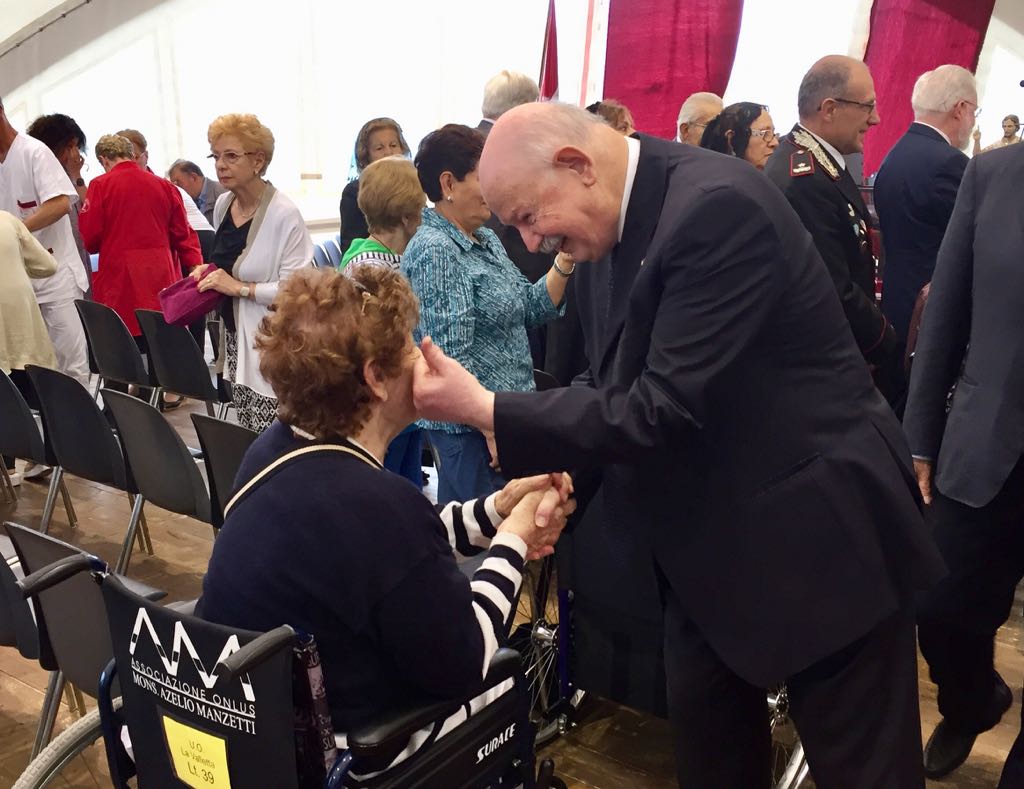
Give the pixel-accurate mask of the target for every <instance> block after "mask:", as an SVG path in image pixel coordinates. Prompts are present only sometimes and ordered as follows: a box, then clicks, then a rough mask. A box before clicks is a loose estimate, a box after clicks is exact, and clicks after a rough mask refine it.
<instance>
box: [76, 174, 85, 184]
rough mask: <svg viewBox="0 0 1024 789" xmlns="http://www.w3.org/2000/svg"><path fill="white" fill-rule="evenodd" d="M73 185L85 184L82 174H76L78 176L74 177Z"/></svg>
mask: <svg viewBox="0 0 1024 789" xmlns="http://www.w3.org/2000/svg"><path fill="white" fill-rule="evenodd" d="M75 186H85V179H84V178H82V176H78V178H76V179H75Z"/></svg>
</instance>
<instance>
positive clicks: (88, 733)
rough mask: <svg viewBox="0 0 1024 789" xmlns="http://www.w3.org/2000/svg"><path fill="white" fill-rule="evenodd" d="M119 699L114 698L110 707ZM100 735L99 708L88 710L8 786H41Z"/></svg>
mask: <svg viewBox="0 0 1024 789" xmlns="http://www.w3.org/2000/svg"><path fill="white" fill-rule="evenodd" d="M120 708H121V699H119V698H118V699H114V709H115V710H117V709H120ZM102 738H103V732H102V730H101V728H100V711H99V710H98V709H95V710H92V711H91V712H90V713H88V714H87V715H85V716H84V717H82V718H79V719H78V720H77V721H75V722H74V723H73V724H72V725H71V726H68V728H66V729H65V730H64V731H62V732H61V733H60V734H59V735H58V736H57V737H55V738H54V739H53V740H51V741H50V744H49V745H47V746H46V747H45V748H44V749H43V750H42V751H40V752H39V755H38V756H36V758H35V759H33V760H32V761H31V762H30V763H29V765H28V767H26V768H25V772H23V773H22V774H21V776H20V777H19V778H18V780H17V781H15V783H14V786H13V787H11V789H42V787H44V786H47V785H49V783H50V782H51V781H52V780H53V779H54V778H56V777H57V776H58V775H59V774H60V772H61V770H63V769H64V768H65V767H66V766H67V765H68V763H69V762H71V760H72V759H74V758H75V757H76V756H78V755H79V754H81V753H82V752H83V751H85V750H86V749H87V748H89V746H91V745H92V744H93V743H95V742H96V741H97V740H100V739H102Z"/></svg>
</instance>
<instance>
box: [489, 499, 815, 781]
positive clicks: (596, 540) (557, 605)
mask: <svg viewBox="0 0 1024 789" xmlns="http://www.w3.org/2000/svg"><path fill="white" fill-rule="evenodd" d="M602 508H603V497H602V496H601V494H600V493H598V494H597V495H596V496H595V497H594V499H593V500H592V501H591V502H590V504H589V506H588V507H587V508H586V510H585V512H584V513H583V517H582V518H581V519H580V520H579V521H578V522H576V523H574V524H572V527H571V528H570V529H567V530H566V532H565V533H563V535H562V537H561V539H560V540H559V542H558V544H557V545H556V547H555V553H554V555H552V556H549V557H546V558H544V559H541V560H539V561H535V562H529V563H527V566H526V568H525V570H524V573H523V586H522V591H521V592H520V600H519V605H518V607H517V611H516V615H515V619H514V621H513V623H512V630H511V634H510V638H509V646H511V647H512V648H513V649H515V650H516V651H517V652H518V653H519V654H520V655H521V656H522V659H523V670H524V673H525V674H526V678H527V689H528V692H529V695H530V712H529V716H530V720H531V721H532V722H533V724H534V726H535V727H536V729H537V744H538V746H539V745H543V744H546V743H548V742H550V741H552V740H553V739H555V738H556V737H558V736H560V735H563V734H565V733H566V732H568V731H569V730H570V729H571V728H573V727H574V726H576V725H577V724H578V723H579V722H581V721H582V720H583V719H584V718H585V711H584V710H583V709H582V708H581V705H582V704H583V703H584V701H585V698H586V694H587V692H588V691H589V692H592V693H594V694H597V695H600V696H601V697H603V698H607V699H609V700H611V701H614V702H616V703H619V704H622V705H624V706H627V707H632V708H635V709H640V710H642V711H644V712H648V713H651V714H654V715H656V716H658V717H662V718H665V717H667V715H668V711H667V709H666V706H665V698H664V661H663V657H662V655H661V642H662V633H661V629H660V624H658V625H654V624H651V623H648V622H643V621H641V620H640V618H638V617H636V616H633V615H632V614H631V613H624V614H622V613H616V612H614V611H610V610H608V609H607V608H605V607H602V602H601V601H598V602H597V603H595V600H594V595H593V594H590V595H588V594H587V592H588V591H589V590H588V589H587V585H588V583H589V584H590V585H591V586H593V585H594V584H597V585H599V586H605V587H607V585H608V584H609V579H615V580H613V581H611V583H612V584H614V585H615V586H616V589H617V594H621V595H622V596H623V598H624V601H623V604H622V608H623V609H626V610H627V611H629V610H630V609H632V612H633V613H635V611H636V610H643V609H651V608H660V603H659V602H658V598H657V597H656V591H655V589H654V586H653V578H652V579H651V580H652V584H651V586H650V588H641V589H640V590H637V589H624V588H622V586H625V585H626V583H627V579H628V582H629V583H631V584H632V583H634V582H635V581H636V580H637V574H636V573H635V569H636V568H635V567H629V566H628V565H629V561H628V560H623V558H622V554H623V552H624V549H623V546H622V545H614V544H611V543H610V542H609V543H604V542H603V541H604V540H605V539H606V537H607V535H604V534H601V533H600V531H599V529H600V525H599V522H600V520H601V517H602ZM581 532H584V536H583V538H582V540H581V539H578V537H577V535H579V534H580V533H581ZM583 540H585V542H583ZM584 552H585V553H584ZM574 553H576V554H578V555H575V556H574ZM583 568H585V571H586V575H587V576H590V580H588V578H586V577H582V576H580V570H581V569H583ZM623 568H625V572H623ZM617 572H619V573H621V575H620V577H618V578H616V573H617ZM640 574H642V573H640ZM595 578H596V580H594V579H595ZM620 582H621V583H620ZM640 585H641V586H642V582H641V584H640ZM609 621H614V622H615V625H616V626H617V630H618V632H617V634H616V636H615V637H612V638H610V639H609V638H608V636H607V634H606V625H607V623H608V622H609ZM620 623H621V624H620ZM623 633H628V635H627V636H624V637H623V636H622V634H623ZM614 642H618V643H614ZM623 652H626V653H632V655H631V657H635V656H636V655H639V658H638V661H639V662H641V663H642V669H641V670H637V671H634V672H633V674H634V677H632V678H629V679H626V680H623V679H622V675H623V674H624V673H629V672H624V671H623V669H622V664H623V663H624V662H625V660H626V659H627V658H624V656H623V654H622V653H623ZM637 675H639V677H640V678H642V679H647V678H649V677H652V676H653V677H654V678H655V679H654V681H653V682H642V681H638V679H637ZM659 682H660V684H659ZM767 701H768V710H769V721H768V723H769V728H770V730H771V734H772V756H771V768H770V769H771V776H772V786H773V789H800V787H802V786H804V785H805V784H806V783H807V782H808V781H809V778H810V767H809V765H808V763H807V759H806V757H805V755H804V750H803V746H802V745H801V744H800V738H799V736H798V734H797V732H796V729H795V727H794V726H793V723H792V721H791V720H790V718H789V716H788V709H789V702H788V697H787V694H786V688H785V687H784V686H779V687H776V688H772V689H771V690H769V692H768V694H767Z"/></svg>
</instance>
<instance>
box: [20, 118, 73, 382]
mask: <svg viewBox="0 0 1024 789" xmlns="http://www.w3.org/2000/svg"><path fill="white" fill-rule="evenodd" d="M77 200H78V192H77V191H76V190H75V186H74V184H72V183H71V179H70V178H68V175H67V173H66V172H65V171H64V168H63V167H62V166H61V164H60V162H59V161H57V157H56V156H54V155H53V152H52V151H51V150H50V149H49V148H48V147H46V145H45V144H44V143H42V142H40V141H39V140H36V139H35V138H33V137H30V136H28V135H27V134H21V133H19V132H18V131H16V130H15V129H14V127H12V126H11V123H10V121H9V120H8V118H7V113H6V111H5V110H4V106H3V100H2V99H0V210H4V211H8V212H10V213H12V214H14V216H16V217H18V218H19V219H21V220H22V221H23V222H24V223H25V226H26V227H27V228H28V229H29V230H30V231H32V234H33V235H34V236H35V237H36V239H37V240H38V241H39V243H40V244H42V245H43V247H44V248H45V249H46V250H48V251H49V252H50V253H51V254H52V255H53V256H54V257H55V258H56V259H57V264H58V267H57V273H56V274H54V275H53V276H52V277H47V278H45V279H36V280H32V287H33V289H34V290H35V294H36V301H38V302H39V309H40V311H41V312H42V314H43V320H44V321H45V323H46V328H47V331H48V332H49V334H50V339H51V340H52V341H53V347H54V351H55V352H56V355H57V366H58V368H59V369H60V371H61V372H63V373H66V374H68V375H70V376H72V377H73V378H77V379H78V380H79V381H81V382H82V384H83V385H84V386H88V385H89V355H88V346H87V345H86V340H85V331H84V329H83V328H82V322H81V320H80V319H79V317H78V311H77V310H76V309H75V299H80V298H82V297H83V296H84V294H85V291H86V290H87V289H88V286H89V284H88V280H87V278H86V274H85V270H84V269H83V268H82V261H81V259H80V258H79V255H78V248H77V247H76V246H75V239H74V235H73V233H72V230H71V220H70V219H69V217H68V214H69V212H70V210H71V206H72V205H73V204H74V203H75V201H77Z"/></svg>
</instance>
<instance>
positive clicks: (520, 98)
mask: <svg viewBox="0 0 1024 789" xmlns="http://www.w3.org/2000/svg"><path fill="white" fill-rule="evenodd" d="M539 98H540V88H538V87H537V83H536V82H534V81H533V79H531V78H530V77H528V76H526V75H525V74H521V73H520V72H518V71H509V70H508V69H505V70H504V71H502V72H501V73H499V74H495V75H494V76H493V77H491V78H490V79H489V80H487V84H486V85H484V101H483V104H482V105H481V107H480V112H481V113H482V114H483V116H484V117H483V119H482V120H481V121H480V123H478V124H477V127H476V128H477V131H479V132H480V133H481V134H482V135H483V136H484V137H486V136H487V133H488V132H489V131H490V130H491V127H492V126H493V125H494V122H495V121H496V120H498V118H500V117H501V116H502V115H504V114H505V113H506V112H508V111H509V110H510V109H512V108H513V107H518V106H519V105H520V104H527V103H529V102H531V101H537V100H538V99H539ZM546 270H547V269H545V271H546Z"/></svg>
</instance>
